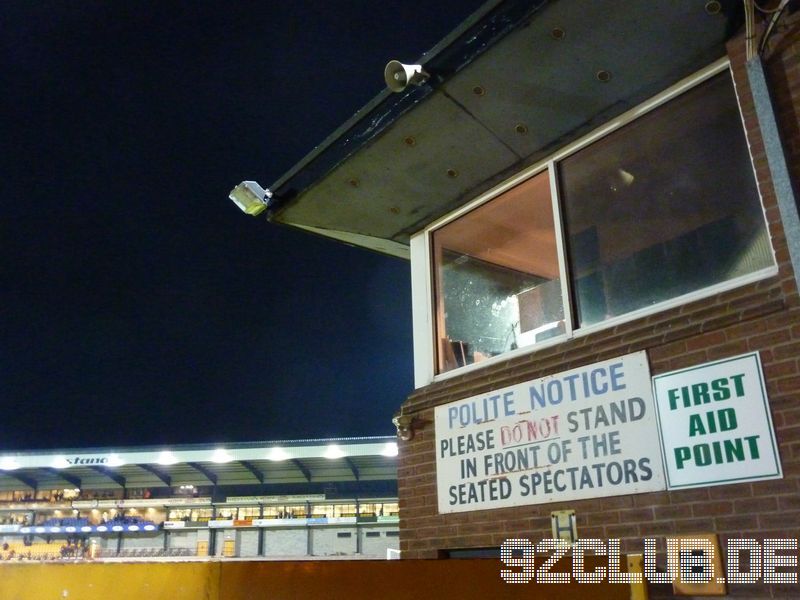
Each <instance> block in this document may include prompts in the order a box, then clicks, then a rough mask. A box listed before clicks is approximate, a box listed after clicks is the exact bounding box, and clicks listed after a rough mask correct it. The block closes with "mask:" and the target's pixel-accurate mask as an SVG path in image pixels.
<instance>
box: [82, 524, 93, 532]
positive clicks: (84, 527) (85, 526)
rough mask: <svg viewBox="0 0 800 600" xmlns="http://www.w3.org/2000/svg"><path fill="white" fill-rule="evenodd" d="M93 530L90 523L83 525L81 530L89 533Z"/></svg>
mask: <svg viewBox="0 0 800 600" xmlns="http://www.w3.org/2000/svg"><path fill="white" fill-rule="evenodd" d="M91 530H92V528H91V527H89V526H88V525H84V526H83V527H81V531H83V532H84V533H88V532H89V531H91Z"/></svg>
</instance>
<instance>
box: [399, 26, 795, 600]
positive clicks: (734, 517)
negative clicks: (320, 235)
mask: <svg viewBox="0 0 800 600" xmlns="http://www.w3.org/2000/svg"><path fill="white" fill-rule="evenodd" d="M795 16H800V15H795ZM790 21H793V22H794V24H793V25H792V24H791V23H789V25H790V26H789V28H788V30H786V29H784V31H783V32H782V33H781V35H782V36H783V37H782V38H781V37H780V36H776V39H775V42H774V43H773V44H771V48H770V52H769V53H768V56H769V58H768V63H767V64H768V76H769V79H770V84H771V86H772V88H773V91H774V95H775V105H776V113H778V116H779V126H780V128H781V131H782V135H783V136H784V141H785V144H786V146H787V154H788V157H789V159H790V161H791V168H792V169H793V172H794V174H795V180H796V181H800V177H798V175H800V126H799V123H800V121H798V116H797V115H798V110H800V108H799V107H800V41H798V38H799V37H800V36H798V33H797V30H798V28H800V19H797V18H793V19H790ZM729 55H730V58H731V62H732V65H733V73H734V80H735V82H736V86H737V92H738V94H739V99H740V103H741V107H742V112H743V115H744V119H745V124H746V128H747V134H748V139H749V141H750V144H751V148H752V153H753V157H754V161H755V166H756V173H757V177H758V181H759V185H760V188H761V193H762V196H763V201H764V205H765V208H766V214H767V219H768V222H769V229H770V234H771V236H772V240H773V245H774V248H775V251H776V255H777V259H778V263H779V274H778V275H777V276H776V277H774V278H771V279H768V280H764V281H761V282H759V283H755V284H751V285H748V286H745V287H741V288H738V289H736V290H733V291H729V292H726V293H723V294H719V295H717V296H715V297H713V298H711V299H706V300H702V301H698V302H694V303H692V304H688V305H684V306H682V307H679V308H675V309H672V310H669V311H665V312H662V313H659V314H656V315H652V316H650V317H647V318H645V319H642V320H639V321H635V322H631V323H627V324H624V325H620V326H618V327H615V328H613V329H611V330H607V331H604V332H599V333H597V334H595V335H591V336H587V337H581V338H577V339H573V340H569V341H568V342H565V343H564V344H560V345H558V346H557V347H551V348H548V349H544V350H541V351H539V352H535V353H533V354H530V355H527V356H523V357H517V358H514V359H511V360H508V361H506V362H504V363H502V364H499V365H495V366H492V367H489V368H486V369H483V370H478V371H474V372H472V373H468V374H465V375H462V376H459V377H455V378H453V379H449V380H447V381H442V382H438V383H434V384H432V385H429V386H427V387H425V388H422V389H419V390H417V391H416V392H415V393H414V394H412V395H411V396H410V397H409V398H408V400H407V401H406V403H405V405H404V412H406V413H410V414H414V415H416V417H417V419H418V423H417V426H416V435H415V437H414V439H413V440H411V441H409V442H405V443H402V444H401V450H400V463H399V470H398V480H399V496H400V515H401V517H400V547H401V549H402V551H403V558H435V557H437V556H438V555H439V551H441V550H446V549H458V548H480V547H497V546H499V545H500V544H501V543H502V542H503V541H504V540H505V539H507V538H509V537H526V538H530V539H532V540H534V541H538V540H540V539H542V538H544V537H550V517H549V515H550V512H551V511H553V510H559V509H563V508H570V509H574V510H575V511H576V514H577V522H578V531H579V534H580V536H581V537H584V538H588V537H598V538H622V539H623V550H628V551H639V552H641V550H642V538H644V537H652V536H665V535H674V534H688V533H700V532H717V533H719V534H720V535H721V538H722V543H723V544H724V542H725V539H726V538H727V537H757V538H763V537H800V494H799V493H798V492H800V401H799V400H800V364H799V363H798V357H800V296H798V292H797V289H796V286H795V281H794V274H793V271H792V268H791V264H790V262H789V253H788V250H787V247H786V242H785V237H784V233H783V229H782V226H781V221H780V214H779V211H778V208H777V206H776V200H775V195H774V192H773V189H772V185H771V181H770V174H769V168H768V165H767V163H766V157H765V153H764V147H763V143H762V141H761V136H760V133H759V130H758V125H757V123H756V117H755V109H754V105H753V100H752V98H751V95H750V91H749V88H748V84H747V76H746V72H745V57H744V44H743V36H739V37H737V38H736V39H735V40H733V41H732V42H731V43H730V44H729ZM638 350H647V352H648V356H649V360H650V368H651V372H652V374H653V375H657V374H659V373H664V372H667V371H671V370H674V369H678V368H681V367H687V366H691V365H696V364H700V363H703V362H706V361H710V360H714V359H718V358H724V357H729V356H734V355H737V354H742V353H745V352H750V351H759V352H760V353H761V359H762V363H763V366H764V371H765V376H766V383H767V390H768V394H769V399H770V405H771V408H772V417H773V423H774V425H775V429H776V431H777V437H778V442H779V445H780V454H781V458H782V462H783V470H784V478H783V479H780V480H773V481H766V482H760V483H745V484H738V485H728V486H719V487H710V488H706V489H701V488H698V489H691V490H682V491H672V492H657V493H648V494H638V495H629V496H617V497H611V498H599V499H593V500H583V501H570V502H569V503H568V504H561V503H551V504H540V505H533V506H524V507H517V508H509V509H495V510H485V511H475V512H467V513H457V514H444V515H440V514H438V511H437V498H436V466H435V449H434V438H435V432H434V426H433V409H434V407H436V406H438V405H441V404H445V403H448V402H451V401H454V400H459V399H462V398H465V397H468V396H472V395H475V394H479V393H483V392H486V391H489V390H493V389H497V388H501V387H504V386H507V385H511V384H514V383H518V382H521V381H527V380H531V379H535V378H538V377H543V376H545V375H549V374H551V373H555V372H560V371H564V370H567V369H571V368H575V367H578V366H583V365H587V364H590V363H593V362H596V361H600V360H604V359H608V358H613V357H616V356H621V355H623V354H628V353H631V352H635V351H638ZM660 543H662V546H661V547H662V548H663V540H662V541H661V542H660ZM662 587H663V588H669V586H662ZM732 593H733V594H734V595H736V596H740V597H744V596H746V597H753V598H763V597H773V596H779V595H781V594H788V595H787V596H786V597H800V587H798V586H786V587H784V588H782V587H781V586H780V585H772V586H761V585H743V586H739V588H737V587H736V586H734V587H733V589H732ZM651 594H653V595H655V596H658V595H660V594H668V595H671V590H670V589H662V590H660V589H658V586H651Z"/></svg>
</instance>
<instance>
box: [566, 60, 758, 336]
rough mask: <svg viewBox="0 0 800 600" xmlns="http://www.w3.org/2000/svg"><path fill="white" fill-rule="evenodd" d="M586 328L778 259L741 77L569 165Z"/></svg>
mask: <svg viewBox="0 0 800 600" xmlns="http://www.w3.org/2000/svg"><path fill="white" fill-rule="evenodd" d="M558 172H559V175H560V184H561V185H560V193H561V200H562V203H563V207H564V219H565V226H566V230H567V233H568V239H567V245H568V249H569V267H570V274H571V279H572V283H573V289H574V292H575V311H576V313H577V324H578V326H586V325H590V324H592V323H598V322H600V321H604V320H606V319H609V318H611V317H616V316H619V315H623V314H625V313H629V312H631V311H634V310H637V309H640V308H644V307H647V306H650V305H653V304H658V303H659V302H663V301H664V300H669V299H672V298H676V297H678V296H682V295H684V294H687V293H690V292H694V291H696V290H699V289H702V288H705V287H708V286H711V285H713V284H716V283H721V282H723V281H728V280H730V279H734V278H736V277H738V276H741V275H745V274H747V273H751V272H753V271H757V270H759V269H762V268H764V267H767V266H770V265H771V264H772V262H773V260H772V251H771V249H770V245H769V239H768V236H767V231H766V229H765V227H764V217H763V212H762V209H761V205H760V203H759V201H758V190H757V188H756V183H755V180H754V178H753V171H752V168H751V167H750V158H749V155H748V150H747V142H746V140H745V137H744V131H743V129H742V125H741V120H740V118H739V109H738V107H737V104H736V97H735V95H734V92H733V87H732V86H731V81H730V77H729V76H728V75H727V74H722V75H718V76H716V77H714V78H713V79H711V80H709V81H707V82H705V83H704V84H702V85H700V86H698V87H696V88H694V89H693V90H691V91H689V92H687V93H685V94H683V95H682V96H680V97H678V98H677V99H675V100H673V101H672V102H669V103H667V104H665V105H663V106H661V107H659V108H658V109H656V110H654V111H652V112H650V113H648V114H647V115H645V116H644V117H642V118H640V119H637V120H636V121H633V122H632V123H630V124H628V125H626V126H625V127H623V128H621V129H619V130H617V131H615V132H614V133H612V134H610V135H608V136H607V137H605V138H603V139H602V140H600V141H598V142H595V143H594V144H592V145H591V146H588V147H586V148H584V149H582V150H580V151H579V152H576V153H575V154H573V155H572V156H570V157H569V158H567V159H565V160H564V161H562V162H561V163H560V164H559V168H558Z"/></svg>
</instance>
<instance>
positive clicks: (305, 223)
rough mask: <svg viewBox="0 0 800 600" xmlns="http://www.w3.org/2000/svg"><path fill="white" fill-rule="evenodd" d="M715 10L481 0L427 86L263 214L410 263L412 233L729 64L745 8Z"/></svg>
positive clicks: (311, 164) (387, 98)
mask: <svg viewBox="0 0 800 600" xmlns="http://www.w3.org/2000/svg"><path fill="white" fill-rule="evenodd" d="M721 4H722V11H721V12H720V13H718V14H708V13H707V12H706V10H705V8H704V5H705V3H704V2H701V1H698V0H674V1H671V2H641V1H639V0H505V1H497V0H493V1H490V2H487V3H486V4H485V5H484V6H483V7H482V8H481V9H480V10H479V11H477V12H476V13H475V14H474V15H473V16H472V17H470V18H469V19H468V20H467V21H465V22H464V23H463V24H462V25H461V26H460V27H459V28H458V29H456V30H455V31H454V32H453V33H452V34H450V35H449V36H448V37H447V38H445V40H443V41H442V42H441V43H440V44H438V45H437V46H436V47H435V48H433V49H432V50H431V51H430V52H428V53H426V54H424V55H423V56H422V57H421V58H420V59H419V60H418V61H417V62H418V63H420V64H422V65H423V66H424V67H425V70H426V71H428V72H429V73H431V75H432V77H431V79H430V80H429V82H428V84H426V85H424V86H421V87H415V86H409V89H407V90H406V91H405V92H403V93H399V94H392V93H390V92H388V90H385V91H383V92H382V93H381V94H379V95H378V96H377V97H376V98H374V99H373V100H372V101H371V102H370V103H369V104H368V105H367V106H365V107H364V108H363V109H361V110H360V111H359V112H358V113H356V115H355V116H354V117H353V118H351V119H350V120H349V121H348V122H347V123H345V124H344V125H343V126H342V127H340V128H339V129H338V130H337V131H336V132H335V133H334V134H333V135H331V136H330V137H329V138H328V139H327V140H325V141H324V142H323V143H322V144H321V145H320V146H319V147H318V148H317V149H315V150H314V151H313V152H312V153H311V154H309V155H308V156H306V157H305V158H304V159H303V160H302V161H301V162H300V163H298V164H297V165H296V166H295V167H294V168H293V169H292V170H291V171H289V172H288V173H287V174H286V175H284V176H283V177H282V178H281V179H279V180H278V181H277V182H276V183H275V184H273V185H272V186H271V190H272V192H273V193H274V197H273V201H272V204H271V206H270V210H269V211H268V217H269V219H270V220H271V221H273V222H277V223H281V224H285V225H290V226H294V227H298V228H301V229H305V230H308V231H311V232H314V233H317V234H321V235H323V236H327V237H331V238H334V239H338V240H341V241H344V242H347V243H351V244H354V245H357V246H363V247H366V248H370V249H372V250H376V251H378V252H383V253H386V254H391V255H395V256H399V257H403V258H408V241H409V237H410V235H411V234H413V233H416V232H417V231H419V230H421V229H422V228H424V227H425V226H427V225H429V224H430V223H432V222H433V221H435V220H436V219H438V218H440V217H441V216H443V215H445V214H447V213H448V212H451V211H452V210H454V209H456V208H458V207H459V206H462V205H463V204H465V203H466V202H468V201H470V200H472V199H473V198H475V197H476V196H477V195H479V194H480V193H482V192H484V191H486V190H488V189H490V188H491V187H492V186H494V185H496V184H497V183H498V182H500V181H502V180H503V179H505V178H507V177H508V176H510V175H511V174H513V173H514V172H516V171H519V170H520V169H522V168H524V167H525V166H528V165H530V164H533V163H535V162H537V161H538V160H541V159H542V158H543V157H545V156H547V155H548V154H550V153H552V152H553V151H554V150H556V149H557V148H559V147H562V146H564V145H566V144H568V143H569V142H570V141H573V140H575V139H577V138H579V137H581V136H582V135H585V134H586V133H588V132H589V131H591V130H592V129H594V128H596V127H598V126H600V125H602V124H603V123H605V122H607V121H609V120H611V119H612V118H614V117H616V116H618V115H620V114H622V113H623V112H625V111H627V110H629V109H631V108H633V107H634V106H636V105H638V104H640V103H642V102H643V101H645V100H646V99H647V98H649V97H651V96H653V95H655V94H656V93H658V92H660V91H662V90H663V89H665V88H667V87H669V86H670V85H672V84H673V83H675V82H677V81H679V80H680V79H682V78H684V77H686V76H688V75H690V74H692V73H694V72H695V71H697V70H699V69H701V68H703V67H705V66H706V65H708V64H710V63H711V62H713V61H714V60H716V59H718V58H719V57H720V56H723V55H724V43H725V41H726V40H727V39H728V38H729V37H730V35H731V34H732V32H733V31H735V30H736V28H737V27H738V25H739V24H740V23H741V22H742V15H741V12H742V11H741V6H740V5H741V2H738V1H736V0H723V1H722V3H721ZM560 33H563V35H560ZM389 58H401V59H402V58H403V57H387V60H388V59H389ZM601 71H603V72H605V73H607V74H609V75H610V78H608V79H607V80H603V79H605V77H604V76H603V75H599V73H600V72H601Z"/></svg>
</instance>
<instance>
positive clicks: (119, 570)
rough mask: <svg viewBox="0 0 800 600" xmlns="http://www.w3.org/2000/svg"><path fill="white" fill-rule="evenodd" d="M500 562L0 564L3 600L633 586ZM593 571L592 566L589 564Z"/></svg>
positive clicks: (344, 597)
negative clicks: (556, 579) (555, 581)
mask: <svg viewBox="0 0 800 600" xmlns="http://www.w3.org/2000/svg"><path fill="white" fill-rule="evenodd" d="M500 568H501V565H500V561H497V560H486V559H484V560H480V559H476V560H396V561H385V560H384V561H371V560H352V561H339V560H336V561H333V560H329V561H285V562H284V561H261V562H253V561H241V562H240V561H236V562H219V561H213V562H175V563H160V562H159V563H93V564H90V563H75V564H58V563H44V564H42V563H40V564H36V563H27V564H26V563H11V564H0V598H1V599H2V600H59V599H63V598H66V599H67V600H129V599H130V600H162V599H163V600H249V599H259V600H295V599H296V600H300V599H302V600H316V599H320V600H360V599H364V600H367V599H369V600H374V599H376V598H380V599H381V600H399V599H400V598H402V599H404V600H408V599H412V600H425V599H427V598H435V599H436V600H448V599H450V598H452V599H458V600H488V599H492V600H495V599H498V600H505V599H508V600H512V599H517V598H536V599H537V600H580V599H581V598H592V599H593V600H629V598H630V587H629V586H627V585H609V584H598V585H589V584H578V583H571V584H567V585H547V584H534V583H529V584H517V585H511V584H507V583H505V582H503V581H502V579H501V578H500ZM587 568H588V565H587Z"/></svg>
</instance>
